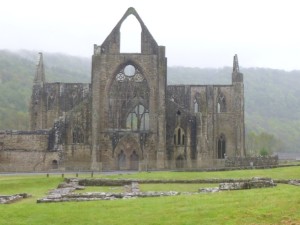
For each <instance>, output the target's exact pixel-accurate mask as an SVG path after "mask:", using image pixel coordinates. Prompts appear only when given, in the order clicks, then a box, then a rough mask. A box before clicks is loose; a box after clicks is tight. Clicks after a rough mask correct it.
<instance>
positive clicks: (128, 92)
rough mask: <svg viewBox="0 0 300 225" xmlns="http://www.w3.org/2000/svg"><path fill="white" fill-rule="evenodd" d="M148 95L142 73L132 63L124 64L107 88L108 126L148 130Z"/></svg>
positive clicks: (147, 87) (146, 84)
mask: <svg viewBox="0 0 300 225" xmlns="http://www.w3.org/2000/svg"><path fill="white" fill-rule="evenodd" d="M149 97H150V88H149V86H148V82H147V80H146V79H145V76H144V74H142V72H141V71H140V69H139V68H138V67H137V66H136V65H134V64H133V63H131V62H129V63H127V64H125V65H124V66H123V67H122V68H121V69H120V70H119V71H118V72H117V73H116V76H115V77H114V79H113V82H112V84H111V87H110V89H109V98H108V104H109V114H108V119H109V126H110V128H113V129H128V130H149V110H148V108H149ZM137 106H138V107H137Z"/></svg>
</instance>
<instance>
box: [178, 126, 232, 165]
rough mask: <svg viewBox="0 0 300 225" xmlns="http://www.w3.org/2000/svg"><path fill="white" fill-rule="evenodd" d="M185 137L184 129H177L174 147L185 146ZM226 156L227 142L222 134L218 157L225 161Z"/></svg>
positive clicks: (218, 141)
mask: <svg viewBox="0 0 300 225" xmlns="http://www.w3.org/2000/svg"><path fill="white" fill-rule="evenodd" d="M184 144H185V135H184V131H183V129H182V128H180V127H177V128H176V129H175V132H174V145H184ZM225 156H226V140H225V136H224V134H221V135H220V137H219V138H218V140H217V157H218V159H224V158H225Z"/></svg>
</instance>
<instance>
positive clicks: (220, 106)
mask: <svg viewBox="0 0 300 225" xmlns="http://www.w3.org/2000/svg"><path fill="white" fill-rule="evenodd" d="M217 112H218V113H222V112H226V100H225V96H224V95H222V94H221V95H220V96H219V97H218V103H217Z"/></svg>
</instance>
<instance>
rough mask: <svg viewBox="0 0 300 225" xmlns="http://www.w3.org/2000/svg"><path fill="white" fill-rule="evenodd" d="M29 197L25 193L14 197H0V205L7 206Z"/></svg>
mask: <svg viewBox="0 0 300 225" xmlns="http://www.w3.org/2000/svg"><path fill="white" fill-rule="evenodd" d="M29 197H31V195H29V194H27V193H21V194H15V195H0V204H9V203H13V202H16V201H19V200H21V199H24V198H29Z"/></svg>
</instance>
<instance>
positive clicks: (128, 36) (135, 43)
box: [120, 15, 142, 53]
mask: <svg viewBox="0 0 300 225" xmlns="http://www.w3.org/2000/svg"><path fill="white" fill-rule="evenodd" d="M141 32H142V28H141V25H140V23H139V21H138V20H137V19H136V17H135V16H133V15H130V16H128V17H127V18H126V20H125V21H124V22H123V23H122V26H121V29H120V39H121V40H120V45H121V46H120V52H121V53H141Z"/></svg>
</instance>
